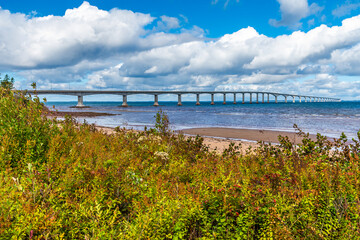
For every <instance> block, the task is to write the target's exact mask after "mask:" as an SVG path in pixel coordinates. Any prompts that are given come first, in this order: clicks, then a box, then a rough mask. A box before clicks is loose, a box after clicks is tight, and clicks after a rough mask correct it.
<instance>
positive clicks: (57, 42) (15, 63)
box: [0, 2, 194, 69]
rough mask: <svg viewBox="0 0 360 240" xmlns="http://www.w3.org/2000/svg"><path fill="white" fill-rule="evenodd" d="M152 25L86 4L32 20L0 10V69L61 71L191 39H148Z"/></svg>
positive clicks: (169, 24)
mask: <svg viewBox="0 0 360 240" xmlns="http://www.w3.org/2000/svg"><path fill="white" fill-rule="evenodd" d="M154 19H155V18H154V17H151V16H150V15H149V14H142V13H134V12H132V11H128V10H120V9H112V10H110V11H103V10H100V9H98V8H97V7H95V6H91V5H90V4H89V3H88V2H84V3H83V4H82V5H81V6H80V7H78V8H74V9H69V10H67V11H66V12H65V15H64V16H52V15H50V16H45V17H30V16H26V15H24V14H12V13H10V12H9V11H7V10H1V9H0V38H1V42H0V55H2V56H7V57H6V58H1V59H0V66H6V67H8V68H14V69H26V68H39V69H41V68H55V67H64V66H71V65H75V64H77V63H79V62H81V61H83V60H94V59H100V58H107V57H111V56H113V55H119V54H125V53H128V52H134V51H140V50H143V49H148V48H153V47H156V46H160V45H161V46H163V45H166V44H169V43H171V44H174V42H176V41H178V42H183V41H189V40H193V39H194V37H193V36H191V35H190V34H180V36H179V35H177V36H174V35H171V34H165V33H162V32H161V31H158V32H156V33H154V34H148V33H147V31H146V30H145V26H147V25H149V24H150V23H152V22H153V21H154ZM158 24H159V26H161V27H162V28H163V29H162V30H165V29H171V28H178V27H179V23H178V20H177V19H176V18H171V17H166V16H162V17H161V20H160V21H159V22H158Z"/></svg>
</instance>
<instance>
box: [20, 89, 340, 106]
mask: <svg viewBox="0 0 360 240" xmlns="http://www.w3.org/2000/svg"><path fill="white" fill-rule="evenodd" d="M26 92H27V93H30V94H37V95H45V94H46V95H50V94H53V95H72V96H77V97H78V103H77V105H76V108H85V107H86V106H85V105H84V96H88V95H95V94H108V95H109V94H111V95H122V96H123V102H122V106H123V107H128V103H127V96H128V95H136V94H148V95H153V96H154V106H159V95H162V94H174V95H178V106H181V105H182V102H181V95H184V94H194V95H196V105H200V95H204V94H207V95H210V96H211V105H214V104H215V102H214V95H215V94H222V95H223V98H224V101H223V104H226V95H233V97H234V98H233V104H236V103H237V102H236V96H237V95H241V96H242V101H241V102H242V103H243V104H244V103H245V96H246V94H248V95H249V96H250V100H249V102H248V103H253V95H254V96H255V99H254V100H255V101H254V102H256V103H259V95H261V103H265V96H267V99H266V100H267V101H266V102H267V103H269V102H270V95H272V96H274V98H275V103H278V97H280V96H282V97H284V100H285V103H287V102H288V98H290V97H291V98H292V102H293V103H295V102H296V99H298V102H300V103H301V102H302V99H303V100H304V102H339V101H341V100H340V99H338V98H328V97H316V96H305V95H296V94H284V93H274V92H258V91H97V90H26Z"/></svg>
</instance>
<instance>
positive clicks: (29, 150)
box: [0, 89, 360, 239]
mask: <svg viewBox="0 0 360 240" xmlns="http://www.w3.org/2000/svg"><path fill="white" fill-rule="evenodd" d="M0 95H1V98H0V239H198V238H199V239H339V238H340V239H341V238H347V239H356V238H359V237H360V232H359V231H360V222H359V221H360V202H359V193H360V171H359V163H360V162H359V156H360V152H359V151H360V144H359V142H358V141H356V140H354V142H353V143H352V144H347V139H346V137H345V136H341V137H340V138H339V139H338V140H336V141H329V140H327V139H326V138H325V137H323V136H321V135H318V139H317V141H312V140H310V138H309V137H308V136H307V135H306V134H304V133H302V132H301V131H299V134H302V135H303V137H304V140H303V143H302V144H300V145H293V144H291V142H290V141H289V140H288V139H285V138H282V139H280V140H281V144H280V145H275V146H274V145H269V144H261V146H260V147H258V148H256V149H248V150H247V153H246V154H243V153H241V151H239V148H241V146H235V145H230V146H229V148H228V149H227V150H225V151H224V152H223V153H222V154H218V153H216V152H212V151H209V150H208V148H207V147H206V146H205V145H203V140H202V138H200V137H196V138H187V137H184V136H183V135H176V134H173V133H171V132H170V131H169V130H168V126H167V125H168V119H167V118H166V115H165V114H164V113H158V114H157V116H156V128H155V129H149V130H146V131H142V132H133V131H126V130H124V129H121V128H117V129H116V133H115V134H111V135H107V134H105V133H103V132H101V131H97V130H96V129H95V127H94V126H92V125H88V124H78V123H76V122H75V121H74V120H73V119H71V118H66V119H65V120H63V121H58V120H54V119H53V120H50V119H47V118H46V117H44V116H43V114H42V109H43V107H42V105H41V103H40V101H39V99H38V98H35V99H34V100H33V99H32V98H30V97H29V96H28V95H26V94H23V93H20V92H16V93H14V92H13V91H11V90H9V89H3V90H1V92H0Z"/></svg>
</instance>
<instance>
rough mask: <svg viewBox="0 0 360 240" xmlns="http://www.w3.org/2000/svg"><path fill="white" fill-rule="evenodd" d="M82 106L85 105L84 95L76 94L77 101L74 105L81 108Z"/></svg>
mask: <svg viewBox="0 0 360 240" xmlns="http://www.w3.org/2000/svg"><path fill="white" fill-rule="evenodd" d="M83 107H85V105H84V96H82V95H80V96H78V103H77V105H76V108H83Z"/></svg>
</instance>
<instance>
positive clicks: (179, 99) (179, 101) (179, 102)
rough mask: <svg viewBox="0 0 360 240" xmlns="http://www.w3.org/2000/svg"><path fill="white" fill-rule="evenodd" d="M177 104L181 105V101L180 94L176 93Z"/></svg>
mask: <svg viewBox="0 0 360 240" xmlns="http://www.w3.org/2000/svg"><path fill="white" fill-rule="evenodd" d="M178 106H182V103H181V94H178Z"/></svg>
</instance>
